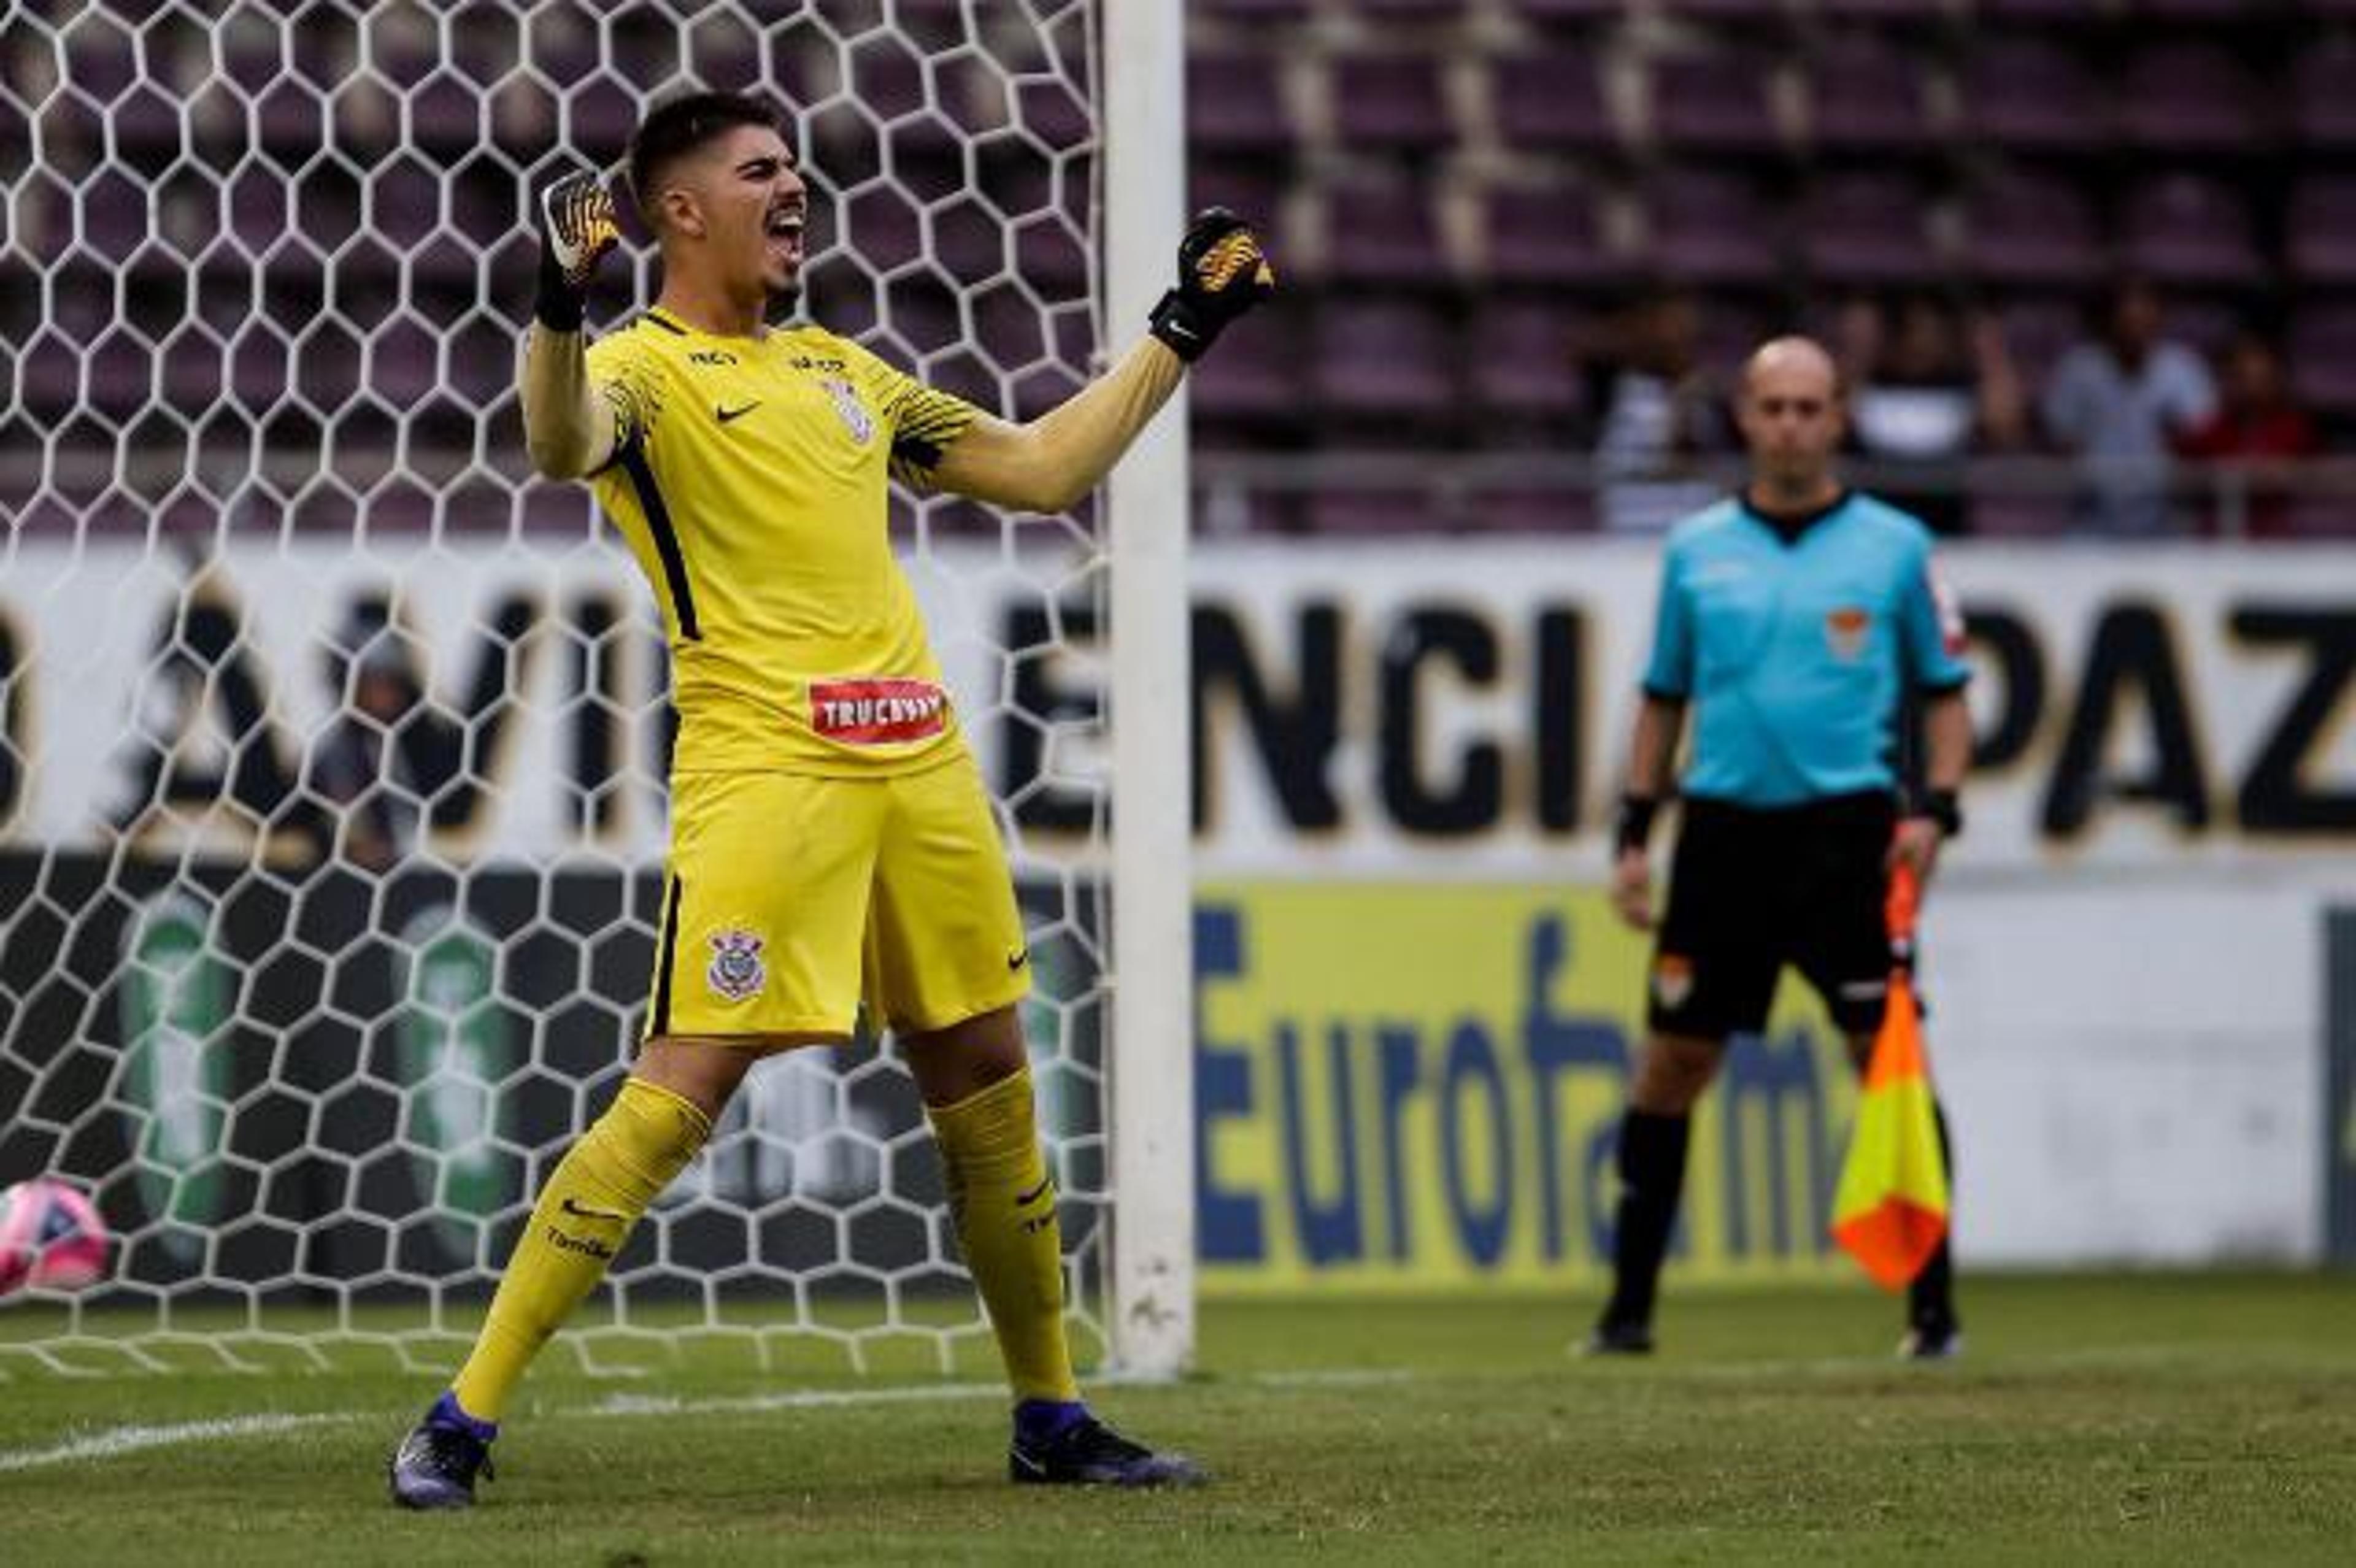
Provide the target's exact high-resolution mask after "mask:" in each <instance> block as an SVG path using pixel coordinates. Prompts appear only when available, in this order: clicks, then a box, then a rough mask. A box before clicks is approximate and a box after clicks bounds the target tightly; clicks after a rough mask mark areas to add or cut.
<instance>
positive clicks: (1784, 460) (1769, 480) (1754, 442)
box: [1735, 337, 1848, 507]
mask: <svg viewBox="0 0 2356 1568" xmlns="http://www.w3.org/2000/svg"><path fill="white" fill-rule="evenodd" d="M1735 421H1736V422H1737V423H1738V424H1740V426H1741V427H1742V439H1743V442H1744V443H1745V444H1747V445H1748V446H1749V447H1750V449H1751V477H1752V479H1753V480H1754V481H1755V483H1756V484H1757V485H1758V486H1759V487H1760V489H1761V490H1762V492H1763V493H1764V494H1765V495H1767V496H1771V497H1773V498H1775V500H1776V502H1777V504H1778V505H1781V506H1784V507H1798V506H1805V505H1809V504H1812V502H1811V500H1810V499H1809V498H1810V497H1816V496H1824V495H1826V494H1827V493H1828V492H1837V489H1838V484H1837V481H1836V480H1835V479H1834V478H1833V475H1832V461H1833V453H1835V452H1836V451H1837V450H1838V449H1839V447H1840V443H1841V436H1842V435H1843V433H1845V432H1846V431H1847V428H1848V420H1847V411H1846V410H1845V409H1844V407H1843V406H1842V400H1841V380H1840V371H1839V370H1838V368H1836V367H1835V366H1834V364H1833V357H1832V356H1831V355H1829V354H1827V353H1826V352H1825V349H1824V346H1823V345H1822V344H1820V343H1818V342H1816V341H1815V339H1813V338H1808V337H1774V338H1770V339H1768V340H1767V341H1766V342H1765V343H1762V344H1761V345H1760V346H1759V348H1758V351H1757V352H1755V353H1753V354H1752V355H1751V359H1750V362H1749V363H1748V364H1746V365H1744V366H1743V368H1742V389H1741V394H1740V397H1738V398H1737V399H1736V400H1735Z"/></svg>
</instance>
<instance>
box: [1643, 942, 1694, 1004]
mask: <svg viewBox="0 0 2356 1568" xmlns="http://www.w3.org/2000/svg"><path fill="white" fill-rule="evenodd" d="M1693 988H1694V966H1693V960H1692V959H1690V958H1687V957H1685V956H1683V955H1679V954H1676V953H1664V954H1662V955H1660V956H1659V957H1658V958H1655V959H1654V960H1653V999H1654V1000H1655V1001H1656V1002H1658V1003H1660V1004H1661V1006H1663V1007H1665V1008H1670V1009H1671V1010H1675V1009H1676V1008H1681V1007H1684V1006H1685V1005H1686V998H1687V997H1690V996H1692V995H1693Z"/></svg>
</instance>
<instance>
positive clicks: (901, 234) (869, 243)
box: [841, 186, 998, 277]
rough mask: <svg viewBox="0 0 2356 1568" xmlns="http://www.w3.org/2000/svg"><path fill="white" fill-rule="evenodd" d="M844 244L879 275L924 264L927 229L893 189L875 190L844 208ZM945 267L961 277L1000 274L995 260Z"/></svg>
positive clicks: (953, 259) (950, 260)
mask: <svg viewBox="0 0 2356 1568" xmlns="http://www.w3.org/2000/svg"><path fill="white" fill-rule="evenodd" d="M841 221H842V227H843V240H844V241H845V243H847V244H848V245H849V246H850V247H851V250H852V251H855V252H856V253H857V254H858V256H859V259H860V261H861V262H862V265H864V266H866V267H867V268H869V269H870V270H872V271H873V272H876V273H878V274H879V275H880V274H883V273H887V272H893V271H894V270H896V269H898V268H901V267H905V266H911V265H914V264H916V263H917V262H920V261H924V260H925V259H926V256H927V254H928V252H927V251H926V249H925V237H924V228H923V225H922V223H921V221H920V220H919V219H918V218H917V215H916V208H915V206H914V205H913V204H911V203H910V201H909V200H908V198H907V197H906V196H905V195H904V194H903V193H901V192H900V191H899V190H897V189H895V188H894V187H890V186H873V187H869V188H867V189H866V190H863V191H862V192H861V193H860V194H859V195H858V196H856V197H852V198H851V200H850V201H849V202H847V203H845V204H844V205H843V208H842V213H841ZM941 261H942V263H943V264H944V265H946V266H948V268H950V270H951V271H952V272H956V273H957V274H958V276H960V277H971V276H977V275H980V276H986V275H988V274H989V273H991V272H996V271H998V262H997V260H996V258H994V257H975V256H971V255H961V256H946V257H942V258H941Z"/></svg>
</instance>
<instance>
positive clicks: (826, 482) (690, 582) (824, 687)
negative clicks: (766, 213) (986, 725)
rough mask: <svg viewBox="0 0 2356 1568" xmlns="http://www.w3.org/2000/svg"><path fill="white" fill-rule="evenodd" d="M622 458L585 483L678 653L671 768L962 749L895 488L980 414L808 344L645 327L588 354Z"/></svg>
mask: <svg viewBox="0 0 2356 1568" xmlns="http://www.w3.org/2000/svg"><path fill="white" fill-rule="evenodd" d="M588 353H589V377H590V381H591V383H592V385H594V386H595V387H596V388H597V389H599V391H600V392H601V393H602V394H603V395H604V396H605V398H606V399H607V400H609V401H611V403H612V404H613V406H614V410H615V413H616V428H617V432H618V436H619V439H618V444H617V445H616V449H615V453H614V456H613V458H612V459H611V460H610V461H609V462H608V463H607V464H606V465H605V467H604V468H603V469H601V470H599V471H598V473H597V474H596V475H594V481H593V482H594V485H595V487H596V492H597V498H598V500H599V502H600V503H601V504H602V505H603V506H604V507H605V511H606V513H607V515H608V516H610V517H612V518H613V519H614V521H615V522H616V525H617V526H618V527H619V528H620V529H621V531H622V534H623V536H624V537H625V538H626V539H627V540H628V541H629V545H630V549H631V552H632V553H633V554H634V555H636V556H637V561H638V565H639V567H640V568H641V569H642V570H643V571H645V572H646V574H647V581H648V582H650V583H652V584H653V586H654V591H655V597H656V599H657V600H658V601H659V603H660V604H661V607H662V615H663V624H664V629H665V630H666V632H668V633H669V638H670V648H671V684H672V696H673V699H674V700H675V701H676V702H677V704H678V707H679V715H680V734H679V750H678V752H677V755H676V756H675V757H674V759H673V763H672V765H673V767H675V768H677V769H680V770H682V771H691V770H709V771H714V772H744V771H750V772H777V773H824V774H831V775H858V774H873V773H908V772H914V771H916V769H918V768H922V767H930V766H933V765H935V764H936V763H939V762H942V761H944V760H946V759H947V757H948V754H949V753H950V752H953V751H955V750H956V749H958V748H959V747H961V746H962V744H963V741H962V739H961V736H960V731H959V730H958V722H957V716H956V714H955V713H954V712H953V711H952V710H951V707H950V703H949V699H948V692H947V690H946V689H945V688H943V686H942V683H941V672H940V666H939V664H938V663H937V661H936V660H935V658H934V656H933V651H932V647H931V645H930V643H929V641H928V640H927V638H926V635H925V627H924V623H923V621H922V619H921V618H920V617H919V616H918V614H917V612H916V594H915V592H913V591H912V590H911V589H910V587H909V585H908V580H907V577H906V575H905V573H903V572H902V571H901V570H900V563H899V561H898V560H896V559H895V558H894V555H893V552H892V546H891V540H890V538H889V536H888V533H887V531H886V526H885V524H886V516H887V509H886V495H885V489H886V485H887V484H888V482H889V480H890V478H891V477H892V476H894V475H898V476H899V477H901V478H903V479H905V480H908V481H910V482H912V483H917V484H921V483H923V482H924V480H925V479H926V476H927V475H928V474H929V471H930V470H931V468H932V467H933V465H934V464H937V462H938V461H939V459H940V453H941V452H942V450H943V449H944V448H945V447H947V446H948V443H950V442H952V441H954V440H956V439H957V437H958V435H959V434H960V433H961V432H964V430H965V429H966V427H967V426H968V425H969V424H970V423H971V422H972V421H973V419H974V418H975V416H976V413H977V411H976V410H975V408H974V407H973V405H972V404H970V403H968V402H966V401H964V400H962V399H959V398H955V397H951V396H950V395H948V393H946V392H939V391H935V390H933V389H931V388H928V387H926V386H925V385H924V384H923V383H921V382H919V381H917V380H916V379H913V378H911V377H909V376H907V375H905V374H904V373H902V372H901V371H898V370H895V369H894V368H892V367H891V366H889V365H887V364H885V363H884V362H883V360H881V359H879V358H877V357H875V356H874V355H873V354H871V353H869V352H868V351H867V350H865V349H863V348H862V347H859V346H858V345H857V344H854V343H851V342H849V341H847V340H846V339H843V338H841V337H838V336H835V335H834V334H832V333H830V332H827V331H824V330H822V329H820V328H819V327H815V326H796V327H789V328H781V329H778V330H776V331H773V332H771V333H769V334H768V335H767V336H764V337H761V338H758V339H754V338H744V337H719V336H712V335H709V334H706V333H701V332H698V331H696V330H694V329H693V328H691V327H689V326H688V325H686V324H684V323H683V322H680V321H679V320H677V319H676V318H674V317H672V316H670V315H667V314H665V313H663V312H661V311H649V312H648V313H647V314H646V315H642V316H640V317H638V319H637V321H635V322H633V323H632V324H631V325H629V326H628V327H626V328H624V329H623V330H621V331H618V332H616V333H613V334H611V335H610V336H606V337H604V338H601V339H599V340H598V341H597V342H595V343H594V344H592V345H591V346H590V347H589V351H588Z"/></svg>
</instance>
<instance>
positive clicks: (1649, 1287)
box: [1603, 1106, 1693, 1327]
mask: <svg viewBox="0 0 2356 1568" xmlns="http://www.w3.org/2000/svg"><path fill="white" fill-rule="evenodd" d="M1692 1127H1693V1122H1692V1119H1691V1118H1690V1117H1687V1116H1661V1115H1654V1114H1653V1113H1652V1112H1650V1111H1639V1110H1637V1109H1636V1108H1634V1107H1633V1106H1631V1107H1629V1110H1628V1114H1627V1115H1626V1116H1625V1117H1624V1118H1622V1121H1621V1123H1620V1213H1619V1222H1618V1224H1617V1225H1616V1226H1615V1227H1614V1228H1613V1231H1614V1233H1613V1238H1612V1300H1611V1302H1610V1303H1609V1304H1608V1305H1607V1306H1606V1307H1604V1308H1603V1321H1604V1323H1605V1324H1606V1325H1609V1326H1612V1327H1622V1326H1626V1327H1645V1326H1648V1325H1650V1324H1651V1322H1652V1321H1653V1293H1654V1288H1655V1285H1658V1284H1659V1282H1660V1277H1661V1260H1662V1259H1663V1258H1664V1257H1665V1256H1666V1255H1667V1253H1668V1250H1669V1232H1670V1230H1671V1229H1672V1228H1673V1227H1675V1225H1676V1222H1677V1200H1678V1199H1679V1198H1680V1197H1681V1196H1682V1195H1683V1194H1684V1192H1685V1186H1686V1140H1687V1135H1688V1134H1689V1133H1690V1132H1691V1131H1692Z"/></svg>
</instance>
